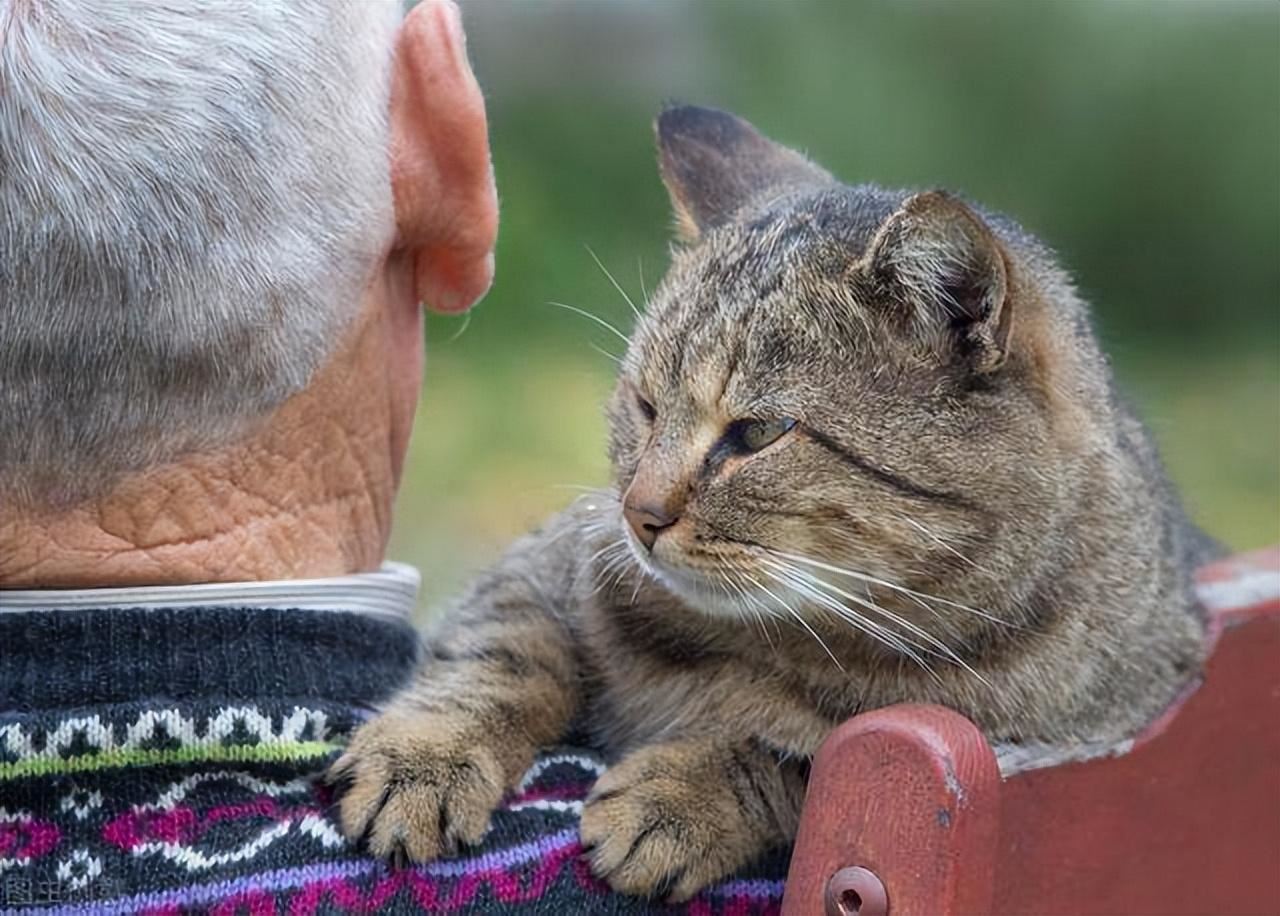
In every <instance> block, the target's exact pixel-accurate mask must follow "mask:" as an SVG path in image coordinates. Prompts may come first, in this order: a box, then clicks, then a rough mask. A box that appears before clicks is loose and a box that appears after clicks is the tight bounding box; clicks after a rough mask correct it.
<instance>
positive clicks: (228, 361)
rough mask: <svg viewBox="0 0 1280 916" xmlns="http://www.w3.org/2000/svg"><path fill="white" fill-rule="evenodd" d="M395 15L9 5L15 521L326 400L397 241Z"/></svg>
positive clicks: (2, 484) (315, 3) (2, 445)
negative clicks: (346, 341) (322, 387)
mask: <svg viewBox="0 0 1280 916" xmlns="http://www.w3.org/2000/svg"><path fill="white" fill-rule="evenodd" d="M400 13H401V8H400V5H399V3H397V2H394V0H377V2H366V0H312V2H300V0H165V2H163V3H156V2H154V0H35V2H32V0H0V509H2V507H3V505H4V504H5V503H6V502H9V501H14V500H17V501H24V502H25V501H28V500H39V501H44V502H50V501H57V502H61V501H66V500H72V499H80V498H84V496H86V495H88V494H90V493H91V492H92V491H94V490H96V489H97V488H99V487H100V486H102V485H103V481H106V480H108V479H109V478H110V477H112V476H114V475H116V474H118V473H120V472H122V471H126V470H131V469H137V468H142V467H146V466H149V465H151V464H154V463H156V462H160V461H164V460H169V459H171V458H173V457H174V456H175V455H177V454H179V453H181V452H183V451H185V450H189V449H198V448H207V447H209V446H211V445H216V444H219V443H223V442H226V441H229V440H230V439H232V438H234V437H235V436H236V435H238V434H241V433H242V432H243V431H244V430H245V429H246V428H247V427H248V425H249V424H250V423H252V421H253V420H254V419H255V418H259V417H262V416H263V415H265V414H266V413H268V412H269V411H271V410H272V409H273V408H275V407H276V406H278V405H279V404H280V403H281V402H282V401H283V400H284V399H285V398H287V397H288V396H290V395H291V394H293V393H295V392H297V391H299V390H301V389H302V388H304V387H305V386H306V385H307V383H308V381H309V379H310V378H311V376H312V373H313V372H314V371H315V370H316V368H317V367H318V366H319V365H320V364H321V363H322V362H323V361H324V360H325V358H326V356H327V355H328V354H329V353H330V352H331V349H332V348H333V346H334V344H335V343H336V341H337V339H338V338H339V337H340V336H341V332H342V330H343V329H344V327H345V325H346V324H347V323H348V322H350V320H351V319H352V318H353V317H354V315H355V312H356V309H357V307H358V300H359V295H360V291H361V289H362V288H363V285H364V284H365V283H366V282H367V280H368V278H369V276H370V271H371V270H372V269H373V267H374V265H375V264H376V263H377V259H378V256H379V255H380V254H381V253H382V252H383V251H384V250H385V249H386V247H387V246H388V245H389V244H390V241H391V233H392V224H393V205H392V199H391V188H390V180H389V164H388V161H387V152H386V151H387V148H388V142H387V133H388V125H387V102H388V92H389V88H388V87H389V74H390V67H391V62H392V58H393V42H394V32H395V26H396V24H397V22H398V21H399V18H400Z"/></svg>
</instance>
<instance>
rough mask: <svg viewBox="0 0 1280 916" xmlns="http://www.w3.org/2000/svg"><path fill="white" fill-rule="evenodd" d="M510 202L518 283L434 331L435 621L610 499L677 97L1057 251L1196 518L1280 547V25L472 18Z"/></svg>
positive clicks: (715, 12) (547, 14)
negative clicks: (620, 380) (453, 596)
mask: <svg viewBox="0 0 1280 916" xmlns="http://www.w3.org/2000/svg"><path fill="white" fill-rule="evenodd" d="M462 2H463V12H464V19H465V21H466V25H467V30H468V35H469V42H470V49H471V54H472V58H473V61H474V64H475V68H476V71H477V75H478V77H479V79H480V82H481V84H482V86H483V87H484V89H485V92H486V96H487V100H488V105H489V114H490V119H491V130H492V138H493V148H494V150H493V151H494V163H495V169H496V172H497V178H498V186H499V191H500V194H501V198H502V230H501V238H500V241H499V248H498V261H497V263H498V279H497V282H496V283H495V285H494V289H493V291H492V292H491V294H490V295H489V297H488V298H487V299H486V300H485V302H484V303H482V304H481V305H480V306H479V308H478V309H477V310H476V311H475V312H474V313H473V315H472V316H471V318H470V319H468V320H467V322H466V325H465V327H464V326H463V324H462V320H459V319H439V318H432V319H431V320H430V321H429V323H428V364H427V379H426V387H425V392H424V400H423V406H422V408H421V410H420V413H419V417H418V423H417V426H416V429H415V433H414V437H413V441H412V445H411V454H410V459H409V462H408V465H407V471H406V477H405V481H404V485H403V488H402V492H401V497H400V502H399V506H398V510H397V525H396V529H395V533H394V539H393V545H392V555H393V556H395V557H396V558H398V559H402V560H405V561H408V562H411V563H414V564H416V565H418V566H419V567H420V568H421V569H422V570H423V573H424V580H425V581H424V603H426V604H431V603H435V602H436V601H438V600H439V599H440V598H442V597H444V596H445V595H447V594H448V593H449V592H451V591H453V590H455V589H456V588H457V587H458V586H459V585H460V584H461V582H463V581H464V580H465V578H466V577H467V576H468V575H470V574H472V573H473V572H474V571H475V570H476V569H478V568H480V567H481V566H483V565H484V564H485V563H487V562H489V561H490V560H492V558H493V557H494V556H495V555H496V554H497V552H498V551H499V550H500V549H501V548H502V546H503V545H504V544H505V543H507V542H508V541H509V540H511V539H512V538H513V537H515V536H517V535H518V534H519V533H521V532H522V531H524V530H526V529H528V528H529V527H530V526H532V525H533V524H536V523H537V521H538V520H540V519H541V518H543V517H545V516H546V515H547V514H549V513H550V512H553V511H554V510H556V509H557V508H559V507H561V506H563V505H565V504H566V503H567V502H568V501H569V500H570V499H572V498H573V495H574V492H573V490H572V489H571V488H572V487H576V486H581V485H595V484H602V483H604V482H605V481H606V480H607V468H606V465H605V461H604V426H603V421H602V417H601V405H602V403H603V400H604V397H605V395H606V393H607V391H608V389H609V385H610V382H611V370H612V364H611V363H610V362H609V361H608V360H607V359H606V358H604V357H602V356H600V355H599V354H598V353H596V352H595V351H594V350H593V349H592V344H595V345H597V346H600V347H605V348H608V349H614V350H615V351H616V350H617V348H618V347H620V343H619V342H618V341H617V340H616V339H611V337H610V335H609V334H608V333H607V332H605V331H602V330H601V329H599V328H597V327H595V326H593V325H592V324H591V323H590V322H588V321H585V320H583V319H581V318H579V317H577V316H574V315H572V314H569V313H567V312H563V311H561V310H558V309H555V308H552V307H550V306H548V305H547V304H546V303H547V302H548V301H549V300H557V301H562V302H567V303H570V304H572V305H575V306H578V307H580V308H585V309H588V310H590V311H591V312H593V313H595V314H597V315H600V316H602V317H604V318H606V319H607V320H609V321H612V322H614V323H615V324H617V325H618V326H619V327H622V328H623V329H624V330H625V328H626V326H627V324H628V319H629V317H630V315H629V311H628V309H627V306H626V304H625V303H624V302H623V301H622V299H621V297H620V296H619V295H618V294H617V292H616V291H615V290H614V289H613V287H612V286H611V285H610V283H609V281H608V280H607V279H606V278H605V277H604V276H603V275H602V274H601V272H600V271H599V270H598V269H597V267H596V266H595V264H594V263H593V261H592V259H591V256H590V255H589V254H588V252H587V246H590V247H591V249H592V250H593V251H595V252H596V253H597V254H598V255H599V256H600V258H601V259H602V261H603V262H604V263H605V265H606V266H607V267H608V268H609V269H610V270H611V271H613V272H614V274H615V275H616V276H617V278H618V280H619V281H620V282H621V283H622V284H623V285H624V286H625V287H626V288H627V289H628V290H629V291H630V292H631V295H632V296H633V297H638V296H639V291H640V286H641V283H640V275H641V273H642V272H643V274H644V275H645V279H646V280H647V282H648V284H649V285H650V286H652V284H653V282H654V281H655V280H656V278H657V277H658V276H660V274H661V273H662V271H663V269H664V267H665V261H666V248H667V245H668V238H669V233H668V230H669V215H668V212H667V203H666V198H665V195H664V192H663V190H662V188H661V185H660V183H659V182H658V179H657V174H656V169H655V167H654V163H653V148H652V135H651V126H650V124H651V121H652V118H653V115H654V113H655V112H656V111H657V109H658V108H659V106H660V105H661V103H662V102H663V101H664V100H668V99H677V100H682V101H692V102H699V103H704V104H712V105H717V106H719V107H724V108H728V109H730V110H734V111H736V112H738V113H739V114H742V115H743V116H745V117H747V118H749V119H751V120H753V121H754V122H756V123H757V125H759V126H760V127H761V128H762V129H764V130H765V131H766V132H768V133H770V134H771V135H773V136H775V137H776V138H778V139H780V140H783V141H785V142H789V143H791V144H793V145H796V146H799V147H801V148H804V149H806V150H807V151H808V152H809V153H810V154H812V155H813V156H814V157H815V158H816V159H818V160H819V161H820V162H822V163H823V164H824V165H826V166H827V167H828V168H829V169H831V170H832V171H833V172H834V173H835V174H837V175H838V176H840V177H841V178H843V179H845V180H848V181H875V182H878V183H881V184H886V185H899V186H909V187H933V186H943V187H948V188H952V189H955V190H958V191H961V192H963V193H966V194H968V195H969V196H971V197H973V198H975V199H977V200H981V201H983V202H984V203H986V204H988V205H990V206H992V207H994V208H997V209H1001V210H1004V211H1006V212H1008V213H1010V214H1012V215H1014V216H1015V217H1017V218H1018V219H1019V220H1021V221H1022V222H1023V223H1024V224H1025V225H1026V226H1027V227H1028V228H1030V229H1032V230H1033V231H1035V232H1037V233H1038V234H1039V235H1041V236H1042V237H1043V238H1045V239H1046V240H1047V241H1048V242H1049V243H1050V244H1051V245H1053V246H1054V247H1055V248H1056V249H1057V250H1058V251H1059V253H1060V255H1061V257H1062V260H1063V261H1064V263H1065V264H1066V265H1067V266H1068V268H1069V269H1070V270H1071V271H1072V272H1073V274H1074V275H1075V276H1076V278H1077V280H1078V282H1079V285H1080V287H1081V289H1082V290H1083V291H1084V292H1085V294H1086V296H1087V297H1088V298H1089V300H1090V301H1091V303H1092V304H1093V307H1094V310H1095V314H1096V319H1097V324H1098V327H1099V331H1100V333H1101V334H1102V336H1103V339H1104V342H1105V343H1106V345H1107V348H1108V350H1109V352H1110V353H1111V355H1112V357H1113V359H1114V361H1115V364H1116V366H1117V371H1118V372H1119V374H1120V377H1121V379H1122V382H1123V383H1124V384H1125V387H1126V388H1127V389H1128V391H1129V392H1130V393H1131V395H1132V396H1133V398H1134V400H1135V401H1136V402H1137V404H1138V405H1139V407H1140V409H1141V410H1142V412H1143V415H1144V416H1145V417H1146V419H1147V420H1148V422H1149V424H1150V425H1151V427H1152V429H1153V430H1154V432H1155V434H1156V436H1157V438H1158V439H1159V441H1160V443H1161V445H1162V448H1163V451H1164V455H1165V459H1166V462H1167V464H1168V465H1169V468H1170V470H1171V472H1172V475H1173V477H1174V479H1175V480H1176V482H1177V483H1178V484H1179V486H1180V488H1181V490H1182V492H1183V495H1184V498H1185V499H1186V501H1187V502H1188V504H1189V505H1190V507H1191V509H1192V512H1193V514H1194V515H1195V517H1196V518H1197V519H1199V520H1200V522H1201V523H1202V524H1203V525H1204V526H1205V527H1206V528H1207V529H1208V530H1209V531H1210V532H1212V533H1213V534H1214V535H1216V536H1217V537H1219V538H1221V539H1222V540H1224V541H1225V542H1227V543H1228V544H1230V545H1231V546H1232V547H1235V548H1239V549H1245V548H1250V547H1256V546H1261V545H1264V544H1268V543H1274V542H1278V541H1280V4H1275V3H1271V2H1231V0H1218V2H1199V3H1197V2H1194V0H1186V2H1172V0H1155V2H1142V0H1132V2H1123V3H1121V2H1094V0H1064V2H1053V0H1029V2H997V3H990V2H952V3H927V2H913V3H880V2H867V3H862V2H836V0H831V2H822V0H813V2H806V0H779V2H758V0H710V2H686V0H648V2H641V0H577V2H569V0H523V2H517V0H469V2H468V0H462Z"/></svg>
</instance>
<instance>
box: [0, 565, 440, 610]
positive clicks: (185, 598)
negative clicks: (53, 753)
mask: <svg viewBox="0 0 1280 916" xmlns="http://www.w3.org/2000/svg"><path fill="white" fill-rule="evenodd" d="M421 583H422V577H421V576H420V575H419V573H418V571H417V570H416V569H414V568H413V567H412V566H407V565H405V564H404V563H384V564H383V565H382V568H381V569H379V570H378V571H377V572H368V573H355V574H353V575H350V576H335V577H333V578H330V579H282V580H279V581H275V582H225V583H224V582H212V583H209V584H205V585H149V586H138V587H132V588H78V589H32V590H30V591H5V590H2V589H0V613H9V612H11V611H19V612H20V611H50V610H85V609H93V610H106V609H110V608H125V607H128V608H188V607H241V608H296V609H299V610H304V611H347V612H349V613H355V614H367V615H371V616H374V617H384V618H393V619H395V620H411V619H412V617H413V610H414V606H415V604H416V602H417V600H418V587H419V586H420V585H421Z"/></svg>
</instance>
